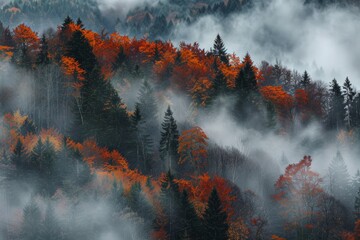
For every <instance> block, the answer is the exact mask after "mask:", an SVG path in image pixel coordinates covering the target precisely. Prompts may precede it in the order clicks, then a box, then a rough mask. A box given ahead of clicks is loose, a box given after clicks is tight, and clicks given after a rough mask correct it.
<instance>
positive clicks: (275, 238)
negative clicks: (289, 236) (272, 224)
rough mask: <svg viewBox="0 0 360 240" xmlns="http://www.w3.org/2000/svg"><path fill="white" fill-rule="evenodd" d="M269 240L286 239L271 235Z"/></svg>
mask: <svg viewBox="0 0 360 240" xmlns="http://www.w3.org/2000/svg"><path fill="white" fill-rule="evenodd" d="M271 239H272V240H286V238H282V237H279V236H276V235H272V236H271Z"/></svg>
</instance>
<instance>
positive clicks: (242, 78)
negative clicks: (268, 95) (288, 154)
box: [235, 54, 259, 120]
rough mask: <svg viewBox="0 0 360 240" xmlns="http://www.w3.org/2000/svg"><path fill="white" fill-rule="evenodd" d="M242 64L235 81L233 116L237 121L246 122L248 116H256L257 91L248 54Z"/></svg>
mask: <svg viewBox="0 0 360 240" xmlns="http://www.w3.org/2000/svg"><path fill="white" fill-rule="evenodd" d="M243 64H244V66H243V67H242V68H241V69H240V71H239V73H238V75H237V77H236V79H235V92H236V94H237V98H238V99H237V102H236V104H235V109H236V112H235V115H236V116H237V117H238V119H241V120H246V119H247V118H248V117H249V116H250V115H256V114H254V113H255V112H257V110H258V106H257V104H258V102H259V89H258V85H257V80H256V75H255V71H254V66H253V62H252V60H251V58H250V55H249V54H246V56H245V58H244V61H243Z"/></svg>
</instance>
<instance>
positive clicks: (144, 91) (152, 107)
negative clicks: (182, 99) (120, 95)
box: [138, 80, 159, 139]
mask: <svg viewBox="0 0 360 240" xmlns="http://www.w3.org/2000/svg"><path fill="white" fill-rule="evenodd" d="M138 105H139V106H138V107H139V110H140V112H141V115H142V117H143V119H144V121H145V122H146V129H147V132H146V133H147V134H148V135H150V136H154V135H155V136H156V135H157V134H156V133H157V132H158V129H159V127H158V121H157V118H158V116H157V114H158V106H157V100H156V97H155V93H154V90H153V88H152V86H151V84H150V83H149V81H147V80H144V82H143V83H142V85H141V87H140V90H139V94H138ZM155 139H156V138H155Z"/></svg>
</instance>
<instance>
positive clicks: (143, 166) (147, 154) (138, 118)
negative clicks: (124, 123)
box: [131, 104, 153, 173]
mask: <svg viewBox="0 0 360 240" xmlns="http://www.w3.org/2000/svg"><path fill="white" fill-rule="evenodd" d="M131 124H132V128H133V131H134V133H135V138H134V139H135V145H136V163H135V164H134V167H136V168H137V169H139V170H140V171H141V172H143V173H149V172H151V168H152V154H153V141H152V139H151V137H150V135H148V134H147V133H146V127H147V125H146V121H145V120H144V118H143V117H142V115H141V111H140V108H139V104H136V106H135V111H134V113H133V115H132V116H131Z"/></svg>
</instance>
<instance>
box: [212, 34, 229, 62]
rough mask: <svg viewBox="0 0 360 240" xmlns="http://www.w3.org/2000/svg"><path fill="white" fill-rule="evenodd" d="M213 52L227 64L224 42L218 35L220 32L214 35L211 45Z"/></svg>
mask: <svg viewBox="0 0 360 240" xmlns="http://www.w3.org/2000/svg"><path fill="white" fill-rule="evenodd" d="M213 48H214V49H213V54H214V55H215V56H218V57H219V59H220V60H221V61H222V62H223V63H225V64H227V65H228V64H229V59H228V56H227V51H226V48H225V44H224V42H223V40H222V38H221V37H220V34H218V35H216V38H215V41H214V46H213Z"/></svg>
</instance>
